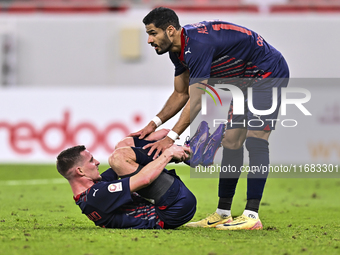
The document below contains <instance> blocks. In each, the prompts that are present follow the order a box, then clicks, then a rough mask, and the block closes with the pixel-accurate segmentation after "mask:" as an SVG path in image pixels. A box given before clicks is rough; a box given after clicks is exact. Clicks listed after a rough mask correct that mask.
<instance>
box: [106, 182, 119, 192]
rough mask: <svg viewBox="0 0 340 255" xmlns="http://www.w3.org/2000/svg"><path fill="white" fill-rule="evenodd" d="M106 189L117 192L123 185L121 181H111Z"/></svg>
mask: <svg viewBox="0 0 340 255" xmlns="http://www.w3.org/2000/svg"><path fill="white" fill-rule="evenodd" d="M107 189H108V190H109V191H110V192H118V191H122V190H123V186H122V183H121V182H118V183H112V184H110V185H109V186H108V187H107Z"/></svg>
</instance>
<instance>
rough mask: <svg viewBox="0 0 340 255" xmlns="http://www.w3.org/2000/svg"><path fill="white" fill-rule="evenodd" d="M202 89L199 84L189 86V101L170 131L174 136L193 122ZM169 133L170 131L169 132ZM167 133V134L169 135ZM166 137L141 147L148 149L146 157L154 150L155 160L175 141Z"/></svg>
mask: <svg viewBox="0 0 340 255" xmlns="http://www.w3.org/2000/svg"><path fill="white" fill-rule="evenodd" d="M206 82H207V81H203V83H206ZM199 88H204V85H202V84H200V83H195V84H193V85H191V86H190V88H189V91H190V99H189V100H188V102H187V103H186V105H185V107H184V109H183V111H182V113H181V116H180V118H179V120H178V121H177V123H176V124H175V126H174V127H173V129H172V131H173V132H175V134H178V135H180V134H182V133H183V132H184V130H185V129H186V128H187V127H188V126H189V125H190V123H191V121H192V120H194V119H195V118H196V116H197V114H198V113H199V111H200V110H201V95H202V94H204V90H202V89H199ZM170 133H171V131H170ZM170 133H169V134H170ZM169 134H168V136H166V137H165V138H164V139H162V140H160V141H158V142H156V143H150V144H148V145H146V146H144V147H143V149H147V148H150V150H149V152H148V155H151V154H152V153H153V151H154V150H156V153H155V155H154V159H155V158H157V156H158V155H159V154H160V153H161V152H163V151H164V150H165V149H167V148H169V147H170V146H171V145H172V144H173V143H174V142H175V140H176V139H177V137H175V136H172V137H171V136H169Z"/></svg>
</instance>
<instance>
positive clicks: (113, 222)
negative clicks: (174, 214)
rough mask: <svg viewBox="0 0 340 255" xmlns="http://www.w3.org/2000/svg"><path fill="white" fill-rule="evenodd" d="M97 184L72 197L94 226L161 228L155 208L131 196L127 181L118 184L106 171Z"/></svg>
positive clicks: (134, 194)
mask: <svg viewBox="0 0 340 255" xmlns="http://www.w3.org/2000/svg"><path fill="white" fill-rule="evenodd" d="M101 176H102V181H100V182H97V183H96V184H94V185H93V186H92V187H90V188H89V189H87V190H86V191H84V192H83V193H81V194H79V195H77V196H76V197H74V200H75V201H76V204H77V205H78V206H79V207H80V208H81V210H82V213H83V214H85V215H86V216H87V217H88V218H89V219H90V220H92V221H93V222H94V223H95V224H96V225H97V226H101V227H106V228H138V229H140V228H142V229H147V228H163V226H164V222H163V221H161V220H160V219H159V217H158V215H157V214H156V211H155V206H154V205H153V204H151V203H150V202H148V201H147V200H145V199H143V198H141V197H140V196H139V195H138V194H137V193H132V194H131V192H130V183H129V181H130V178H123V179H119V180H118V176H117V174H116V173H115V172H114V171H113V170H112V169H108V170H107V171H105V172H104V173H102V174H101Z"/></svg>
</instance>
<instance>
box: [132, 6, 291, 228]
mask: <svg viewBox="0 0 340 255" xmlns="http://www.w3.org/2000/svg"><path fill="white" fill-rule="evenodd" d="M143 23H144V24H145V28H146V32H147V34H148V35H149V37H148V43H149V44H150V45H151V46H153V47H154V48H155V51H156V53H157V54H159V55H161V54H164V53H166V52H169V57H170V59H171V61H172V62H173V64H174V66H175V80H174V91H173V93H172V95H171V96H170V97H169V99H168V101H167V102H166V104H165V106H164V107H163V109H162V110H161V111H160V112H159V113H158V114H157V116H156V117H155V118H154V119H153V120H152V121H150V123H149V124H148V125H147V126H146V127H144V128H143V129H141V130H140V131H138V132H136V133H133V134H132V135H133V136H138V137H139V138H140V139H142V138H144V137H145V136H146V135H148V134H150V133H151V132H153V131H154V130H155V129H156V128H157V127H158V126H159V125H161V124H162V123H164V122H166V121H167V120H169V119H170V118H172V117H173V116H174V115H175V114H177V113H178V112H179V111H180V110H181V109H182V108H183V107H184V108H183V111H182V114H181V116H180V118H179V120H178V121H177V123H176V124H175V126H174V127H173V128H172V130H171V131H170V132H169V133H168V135H167V137H165V138H164V139H162V140H160V141H158V142H156V143H153V144H149V145H147V146H145V148H150V151H149V153H150V154H151V153H152V152H154V151H156V153H155V157H157V155H158V154H159V153H160V152H162V151H164V150H165V149H166V148H169V147H170V146H171V145H172V144H173V143H174V141H175V140H176V139H177V138H178V136H179V135H180V134H182V132H184V130H185V129H186V128H187V127H188V126H189V125H190V122H191V121H192V120H193V119H194V118H195V117H196V115H197V114H198V112H199V111H200V109H201V95H202V93H204V92H203V90H202V88H205V85H204V84H207V83H209V81H208V79H211V78H218V79H220V80H221V81H222V82H223V80H224V79H227V82H228V83H229V84H233V85H235V86H238V88H239V89H241V90H242V92H243V94H244V98H247V88H248V87H252V90H253V95H252V99H253V106H254V108H255V109H258V110H267V109H270V108H271V106H272V101H273V94H272V91H273V88H277V92H278V93H277V107H276V109H275V111H274V112H273V113H271V114H270V115H263V116H260V115H257V114H253V113H252V112H251V111H250V110H249V109H248V107H247V106H245V108H246V109H245V113H244V115H235V114H233V102H231V105H230V110H229V116H228V124H227V130H226V132H225V135H224V138H223V140H222V145H223V158H222V163H221V168H223V166H226V167H227V166H233V167H236V169H241V166H243V144H245V147H246V149H247V150H248V152H249V164H250V168H251V167H256V166H257V167H260V166H262V167H263V166H267V167H269V148H268V145H269V143H268V138H269V135H270V133H271V130H274V129H275V121H273V119H277V115H278V111H279V107H280V103H281V100H280V99H281V88H283V87H286V86H287V85H288V78H289V70H288V66H287V63H286V61H285V59H284V57H283V56H282V55H281V53H280V52H279V51H277V50H276V49H275V48H274V47H273V46H271V45H270V44H268V43H267V42H266V41H265V40H264V39H263V37H261V36H260V35H259V34H257V33H255V32H254V31H252V30H249V29H248V28H245V27H242V26H239V25H235V24H232V23H228V22H224V21H219V20H214V21H202V22H199V23H196V24H190V25H186V26H184V27H181V26H180V24H179V20H178V17H177V15H176V13H175V12H174V11H173V10H171V9H168V8H164V7H159V8H156V9H154V10H152V11H151V12H150V13H149V14H148V15H147V16H145V18H144V19H143ZM233 80H234V83H231V82H232V81H233ZM200 88H201V89H200ZM250 120H258V121H261V122H262V123H263V125H261V126H257V127H254V125H252V126H250V125H249V124H248V123H249V121H250ZM231 123H246V124H245V125H244V126H243V125H241V124H237V125H231ZM267 169H268V168H267ZM239 176H240V171H238V172H237V173H223V174H221V175H220V179H219V192H218V195H219V202H218V207H217V210H216V212H215V213H213V214H211V215H210V216H208V217H207V218H205V219H203V220H201V221H198V222H192V223H189V224H187V226H188V227H216V228H217V229H228V230H236V229H262V223H261V221H260V219H259V215H258V210H259V205H260V201H261V198H262V194H263V189H264V186H265V183H266V179H267V174H266V173H262V172H256V173H252V174H248V179H247V204H246V207H245V210H244V212H243V214H242V215H241V216H239V217H237V218H236V219H234V220H233V219H232V217H231V211H230V209H231V204H232V200H233V196H234V194H235V189H236V185H237V182H238V179H239Z"/></svg>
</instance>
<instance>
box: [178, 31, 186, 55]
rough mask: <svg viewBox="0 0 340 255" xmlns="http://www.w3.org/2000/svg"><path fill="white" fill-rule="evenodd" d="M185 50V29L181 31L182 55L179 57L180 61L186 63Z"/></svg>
mask: <svg viewBox="0 0 340 255" xmlns="http://www.w3.org/2000/svg"><path fill="white" fill-rule="evenodd" d="M184 48H185V36H184V28H182V31H181V54H180V55H179V60H180V61H184Z"/></svg>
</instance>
